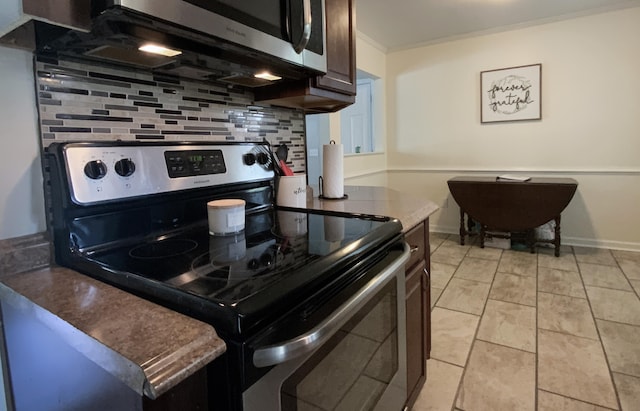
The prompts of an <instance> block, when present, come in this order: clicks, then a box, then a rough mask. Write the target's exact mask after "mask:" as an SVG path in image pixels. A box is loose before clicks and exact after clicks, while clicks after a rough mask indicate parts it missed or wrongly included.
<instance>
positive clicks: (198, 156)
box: [164, 150, 227, 178]
mask: <svg viewBox="0 0 640 411" xmlns="http://www.w3.org/2000/svg"><path fill="white" fill-rule="evenodd" d="M164 159H165V162H166V165H167V171H168V173H169V177H170V178H179V177H191V176H201V175H207V174H223V173H226V172H227V167H226V165H225V163H224V156H223V155H222V150H186V151H165V152H164Z"/></svg>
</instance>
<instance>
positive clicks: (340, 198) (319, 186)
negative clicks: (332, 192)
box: [318, 176, 349, 200]
mask: <svg viewBox="0 0 640 411" xmlns="http://www.w3.org/2000/svg"><path fill="white" fill-rule="evenodd" d="M323 183H324V180H323V178H322V176H320V177H318V190H319V191H320V194H319V195H318V198H321V199H323V200H346V199H347V198H349V196H348V195H346V194H345V195H343V196H342V197H325V196H324V194H323V189H322V186H323Z"/></svg>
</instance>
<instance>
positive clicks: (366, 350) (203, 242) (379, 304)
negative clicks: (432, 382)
mask: <svg viewBox="0 0 640 411" xmlns="http://www.w3.org/2000/svg"><path fill="white" fill-rule="evenodd" d="M270 149H271V148H270V147H269V146H268V145H266V144H253V143H227V144H224V143H146V144H141V143H62V144H58V143H54V144H52V145H50V146H49V147H48V149H47V153H46V155H45V157H44V158H45V169H46V170H47V173H48V174H47V185H46V186H47V187H50V190H48V194H47V201H48V203H49V209H50V210H51V216H50V227H51V230H52V232H53V235H54V248H55V258H56V261H57V262H58V263H59V264H61V265H64V266H67V267H70V268H73V269H76V270H78V271H80V272H83V273H85V274H87V275H90V276H93V277H95V278H98V279H101V280H103V281H106V282H108V283H111V284H113V285H115V286H117V287H121V288H123V289H125V290H129V291H131V292H133V293H136V294H138V295H140V296H143V297H145V298H148V299H150V300H152V301H155V302H157V303H160V304H163V305H165V306H168V307H169V308H172V309H174V310H177V311H179V312H182V313H184V314H187V315H190V316H193V317H195V318H198V319H200V320H202V321H206V322H208V323H210V324H212V325H213V326H214V327H215V328H216V330H217V331H218V333H219V334H220V336H221V337H222V338H223V339H224V340H225V342H226V343H227V347H228V349H227V352H226V353H225V354H224V355H223V356H222V357H221V358H219V359H217V360H215V361H214V362H213V363H212V364H210V365H209V366H208V367H207V375H208V382H209V395H210V402H209V403H210V405H211V406H212V407H213V408H215V409H230V410H246V411H249V410H289V409H301V408H304V406H313V407H318V408H320V409H352V408H351V406H352V404H358V405H359V406H361V407H363V409H370V410H374V409H379V410H392V409H398V410H399V409H401V408H402V406H403V404H404V402H405V400H406V391H407V390H406V359H405V344H406V342H405V312H404V306H405V305H404V300H405V297H404V264H405V263H406V261H407V260H408V255H409V251H408V248H407V246H406V244H405V242H404V237H403V235H402V233H401V228H402V227H401V225H400V223H399V222H398V221H397V220H393V219H389V218H385V217H376V216H368V215H346V214H334V213H319V212H312V211H309V210H305V209H294V208H278V207H274V206H273V204H272V203H273V186H274V181H273V179H274V173H273V170H272V166H273V165H272V156H271V153H270ZM220 198H240V199H243V200H245V202H246V204H247V208H246V215H245V220H246V221H245V230H244V231H243V232H241V233H237V234H234V235H228V236H215V235H209V232H208V224H207V210H206V203H207V201H210V200H213V199H220Z"/></svg>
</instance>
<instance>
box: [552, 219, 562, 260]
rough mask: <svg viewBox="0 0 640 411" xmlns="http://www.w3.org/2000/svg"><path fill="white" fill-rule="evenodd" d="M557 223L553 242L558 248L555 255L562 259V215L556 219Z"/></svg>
mask: <svg viewBox="0 0 640 411" xmlns="http://www.w3.org/2000/svg"><path fill="white" fill-rule="evenodd" d="M555 221H556V227H555V234H554V238H553V241H554V245H555V246H556V250H555V255H556V257H560V215H558V216H557V217H556V218H555Z"/></svg>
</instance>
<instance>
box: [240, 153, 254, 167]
mask: <svg viewBox="0 0 640 411" xmlns="http://www.w3.org/2000/svg"><path fill="white" fill-rule="evenodd" d="M243 160H244V163H245V164H246V165H248V166H252V165H254V164H255V163H256V155H255V154H253V153H247V154H245V155H244V156H243Z"/></svg>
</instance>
